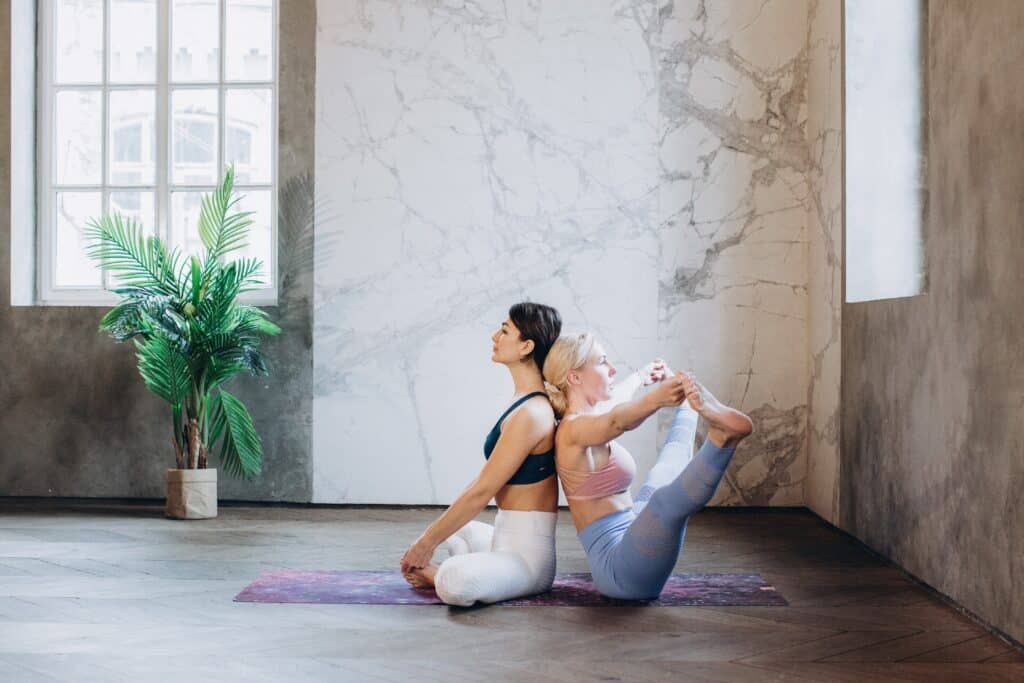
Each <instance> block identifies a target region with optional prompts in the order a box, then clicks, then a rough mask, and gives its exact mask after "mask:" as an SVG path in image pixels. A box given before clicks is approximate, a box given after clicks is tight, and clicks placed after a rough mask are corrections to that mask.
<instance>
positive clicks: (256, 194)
mask: <svg viewBox="0 0 1024 683" xmlns="http://www.w3.org/2000/svg"><path fill="white" fill-rule="evenodd" d="M238 193H239V194H240V195H242V198H241V200H240V201H239V202H238V205H237V206H238V210H239V211H254V212H255V213H254V214H253V215H252V216H250V218H251V219H252V221H253V223H252V225H250V226H249V239H248V242H249V245H248V246H247V247H245V248H244V249H239V250H238V251H236V252H232V254H231V255H230V256H229V257H228V258H229V259H236V258H242V257H245V258H258V259H259V260H261V261H263V268H262V269H261V270H260V279H261V280H263V282H264V283H265V285H266V286H270V285H272V284H273V278H272V277H271V266H272V264H271V256H272V255H273V254H272V251H271V249H272V241H271V236H272V232H271V229H270V191H269V190H238Z"/></svg>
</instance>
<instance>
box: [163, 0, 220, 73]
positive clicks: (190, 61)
mask: <svg viewBox="0 0 1024 683" xmlns="http://www.w3.org/2000/svg"><path fill="white" fill-rule="evenodd" d="M171 33H172V34H173V35H172V36H171V54H170V60H171V80H174V81H216V80H218V79H219V78H220V9H219V8H218V6H217V0H174V1H173V3H172V4H171Z"/></svg>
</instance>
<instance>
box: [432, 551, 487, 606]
mask: <svg viewBox="0 0 1024 683" xmlns="http://www.w3.org/2000/svg"><path fill="white" fill-rule="evenodd" d="M470 557H471V556H470V555H458V556H456V557H453V558H451V559H450V560H447V561H445V562H443V563H442V564H441V566H440V567H439V568H438V570H437V574H435V575H434V590H435V591H436V592H437V597H439V598H441V600H442V601H443V602H444V603H445V604H447V605H456V606H459V607H469V606H470V605H472V604H473V603H475V602H476V601H477V600H479V599H480V594H481V585H480V580H481V578H482V577H481V576H480V572H478V571H473V570H474V567H473V565H472V563H471V562H465V561H464V560H466V559H469V558H470Z"/></svg>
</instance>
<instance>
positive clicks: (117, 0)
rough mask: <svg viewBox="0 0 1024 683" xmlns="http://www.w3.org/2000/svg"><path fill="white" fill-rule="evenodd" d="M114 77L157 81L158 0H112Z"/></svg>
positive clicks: (112, 67)
mask: <svg viewBox="0 0 1024 683" xmlns="http://www.w3.org/2000/svg"><path fill="white" fill-rule="evenodd" d="M110 80H111V81H113V82H115V83H125V82H128V83H153V82H155V81H156V0H111V2H110Z"/></svg>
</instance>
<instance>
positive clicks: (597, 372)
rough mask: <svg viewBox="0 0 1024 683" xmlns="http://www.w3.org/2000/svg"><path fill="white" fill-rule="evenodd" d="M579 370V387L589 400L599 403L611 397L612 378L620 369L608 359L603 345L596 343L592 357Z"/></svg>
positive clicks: (591, 353)
mask: <svg viewBox="0 0 1024 683" xmlns="http://www.w3.org/2000/svg"><path fill="white" fill-rule="evenodd" d="M578 372H579V378H580V383H579V387H580V389H581V390H582V391H583V395H584V396H585V397H586V398H587V400H588V401H589V402H591V403H599V402H601V401H607V400H608V399H609V398H611V388H612V378H613V377H615V373H616V372H618V371H617V370H616V369H615V366H614V365H612V362H611V361H610V360H608V355H607V354H606V353H605V351H604V347H603V346H601V345H600V344H594V348H593V350H592V351H591V352H590V357H589V358H587V362H586V363H584V364H583V367H582V368H580V369H579V370H578Z"/></svg>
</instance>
